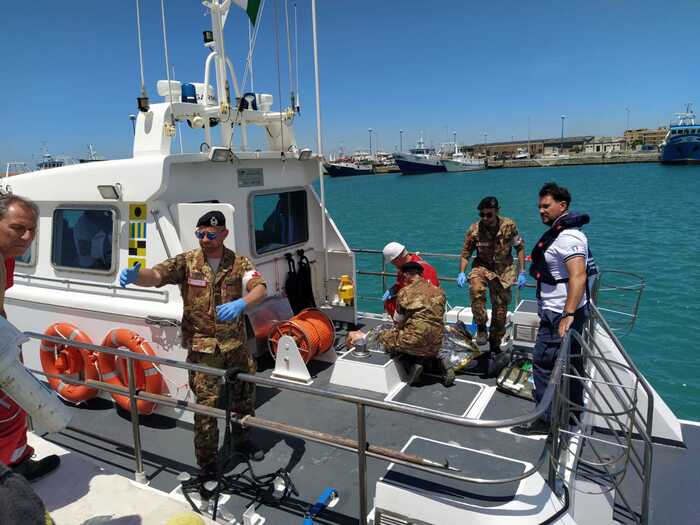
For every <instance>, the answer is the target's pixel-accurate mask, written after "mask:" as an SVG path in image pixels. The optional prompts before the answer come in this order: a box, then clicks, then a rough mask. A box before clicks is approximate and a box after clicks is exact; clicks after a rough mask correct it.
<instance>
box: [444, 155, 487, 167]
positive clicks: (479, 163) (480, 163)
mask: <svg viewBox="0 0 700 525" xmlns="http://www.w3.org/2000/svg"><path fill="white" fill-rule="evenodd" d="M442 165H443V166H445V170H446V171H479V170H484V169H486V162H484V159H477V158H475V157H468V156H466V155H465V154H464V153H462V152H461V151H457V152H455V153H454V154H453V155H452V157H451V158H449V159H442Z"/></svg>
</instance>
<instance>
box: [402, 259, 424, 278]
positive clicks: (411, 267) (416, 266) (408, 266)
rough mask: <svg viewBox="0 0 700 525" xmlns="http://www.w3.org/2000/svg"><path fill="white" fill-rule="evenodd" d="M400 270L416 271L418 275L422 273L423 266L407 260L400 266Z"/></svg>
mask: <svg viewBox="0 0 700 525" xmlns="http://www.w3.org/2000/svg"><path fill="white" fill-rule="evenodd" d="M401 271H402V272H417V273H418V274H420V275H423V267H422V266H421V265H420V264H418V263H417V262H413V261H411V262H407V263H406V264H404V265H402V266H401Z"/></svg>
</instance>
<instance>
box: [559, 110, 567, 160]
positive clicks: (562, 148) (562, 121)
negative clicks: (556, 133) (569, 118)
mask: <svg viewBox="0 0 700 525" xmlns="http://www.w3.org/2000/svg"><path fill="white" fill-rule="evenodd" d="M565 118H566V115H562V116H561V144H560V145H559V153H562V152H563V151H564V119H565Z"/></svg>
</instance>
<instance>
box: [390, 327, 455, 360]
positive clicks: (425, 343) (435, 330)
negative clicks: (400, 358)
mask: <svg viewBox="0 0 700 525" xmlns="http://www.w3.org/2000/svg"><path fill="white" fill-rule="evenodd" d="M442 330H443V329H442V326H440V325H433V324H428V323H420V322H417V323H415V324H414V323H407V324H406V325H405V326H404V327H402V328H391V329H390V330H386V331H384V332H382V333H381V334H380V336H379V341H380V343H381V344H382V345H383V346H384V349H385V350H386V351H387V352H389V353H392V354H406V355H410V356H415V357H435V356H436V355H437V354H438V352H439V351H440V348H441V347H442Z"/></svg>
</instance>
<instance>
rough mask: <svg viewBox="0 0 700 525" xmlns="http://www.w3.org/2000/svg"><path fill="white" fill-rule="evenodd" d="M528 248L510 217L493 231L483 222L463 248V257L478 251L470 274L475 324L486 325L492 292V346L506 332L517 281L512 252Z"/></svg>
mask: <svg viewBox="0 0 700 525" xmlns="http://www.w3.org/2000/svg"><path fill="white" fill-rule="evenodd" d="M513 248H515V249H516V250H518V251H520V250H523V249H524V245H523V241H522V239H521V238H520V235H519V234H518V227H517V226H516V225H515V222H513V220H512V219H509V218H508V217H498V228H497V229H495V230H489V229H488V228H487V227H486V226H485V225H484V224H483V223H482V222H481V221H479V222H475V223H474V224H472V225H471V226H470V227H469V229H468V230H467V234H466V235H465V237H464V246H463V247H462V257H464V258H465V259H467V260H469V257H471V254H472V253H473V252H474V250H476V254H477V255H476V259H474V265H473V267H472V271H471V272H469V295H470V297H471V303H472V313H473V314H474V321H475V322H476V324H478V325H486V322H487V320H488V317H487V315H486V290H487V289H488V290H490V291H491V307H492V308H491V333H490V336H489V342H490V343H491V345H492V346H497V345H500V343H501V339H502V338H503V336H504V335H505V333H506V315H507V314H508V305H509V304H510V300H511V286H512V285H513V282H514V281H515V278H516V275H517V274H516V271H515V264H514V262H513V256H512V255H511V251H512V249H513Z"/></svg>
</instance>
